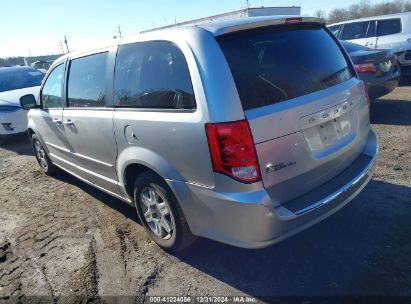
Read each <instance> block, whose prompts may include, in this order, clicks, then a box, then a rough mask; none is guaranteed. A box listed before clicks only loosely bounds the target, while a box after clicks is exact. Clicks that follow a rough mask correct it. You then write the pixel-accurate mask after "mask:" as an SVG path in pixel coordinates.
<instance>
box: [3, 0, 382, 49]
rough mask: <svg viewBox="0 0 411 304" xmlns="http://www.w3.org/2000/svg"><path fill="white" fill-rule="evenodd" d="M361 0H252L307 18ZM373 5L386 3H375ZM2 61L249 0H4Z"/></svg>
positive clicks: (85, 44) (127, 32) (87, 43)
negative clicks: (296, 8) (299, 12)
mask: <svg viewBox="0 0 411 304" xmlns="http://www.w3.org/2000/svg"><path fill="white" fill-rule="evenodd" d="M358 1H359V0H346V1H340V2H336V1H332V0H308V1H302V0H288V1H285V0H250V6H251V7H258V6H262V5H264V6H292V5H295V6H301V7H302V14H303V15H311V14H313V13H314V12H315V11H316V10H317V9H323V10H324V11H326V12H327V11H329V10H331V9H332V8H334V7H336V6H338V7H341V6H342V7H346V6H348V5H350V4H352V3H355V2H358ZM371 2H373V3H374V2H380V1H378V0H374V1H371ZM0 4H1V6H0V7H1V17H0V57H8V56H28V55H29V54H32V55H33V56H34V55H46V54H59V53H61V52H62V51H61V47H60V44H59V43H60V41H63V40H64V35H66V36H67V40H68V43H69V47H70V50H74V49H77V48H88V47H92V46H93V45H94V44H97V43H101V42H102V41H105V40H106V39H113V36H115V35H117V29H116V26H117V25H118V24H120V26H121V31H122V34H123V35H132V34H137V33H139V32H140V31H141V30H145V29H149V28H152V27H153V26H155V27H158V26H163V25H166V24H172V23H174V22H175V20H176V21H177V22H182V21H186V20H190V19H195V18H200V17H205V16H209V15H213V14H218V13H223V12H229V11H233V10H237V9H241V8H244V7H246V1H245V0H241V1H240V0H239V1H234V0H225V1H224V0H191V1H190V0H144V1H142V0H116V1H108V0H36V1H34V0H29V1H27V0H0Z"/></svg>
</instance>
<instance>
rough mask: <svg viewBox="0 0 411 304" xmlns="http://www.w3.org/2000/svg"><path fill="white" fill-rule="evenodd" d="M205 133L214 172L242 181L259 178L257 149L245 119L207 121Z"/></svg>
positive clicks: (248, 181) (247, 181)
mask: <svg viewBox="0 0 411 304" xmlns="http://www.w3.org/2000/svg"><path fill="white" fill-rule="evenodd" d="M206 134H207V140H208V146H209V148H210V156H211V160H212V163H213V169H214V171H215V172H218V173H222V174H225V175H228V176H230V177H232V178H234V179H236V180H238V181H241V182H246V183H254V182H257V181H259V180H260V179H261V175H260V168H259V165H258V159H257V153H256V151H255V147H254V142H253V138H252V135H251V131H250V127H249V126H248V122H247V121H246V120H240V121H235V122H228V123H208V124H206Z"/></svg>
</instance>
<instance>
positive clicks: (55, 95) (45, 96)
mask: <svg viewBox="0 0 411 304" xmlns="http://www.w3.org/2000/svg"><path fill="white" fill-rule="evenodd" d="M63 77H64V64H63V63H62V64H60V65H58V66H57V67H55V68H54V69H53V71H52V72H51V73H50V74H49V76H48V77H47V80H46V82H45V84H44V86H43V89H42V91H41V101H42V103H43V108H46V109H48V108H62V107H63V99H62V96H61V89H62V85H63Z"/></svg>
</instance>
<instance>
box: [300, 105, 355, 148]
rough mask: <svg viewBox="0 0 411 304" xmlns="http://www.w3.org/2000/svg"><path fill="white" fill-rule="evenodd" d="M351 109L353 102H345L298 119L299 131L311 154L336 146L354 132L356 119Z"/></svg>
mask: <svg viewBox="0 0 411 304" xmlns="http://www.w3.org/2000/svg"><path fill="white" fill-rule="evenodd" d="M353 108H354V102H352V101H346V102H344V103H342V104H339V105H337V106H335V107H332V108H330V109H326V110H323V111H320V112H317V113H314V114H311V115H308V116H305V117H303V118H301V119H300V126H301V131H302V133H303V135H304V138H305V141H306V142H307V145H308V147H309V148H310V150H311V151H312V152H320V151H323V150H325V149H327V148H329V147H331V146H333V145H336V144H337V143H338V142H340V141H342V140H343V139H344V138H346V137H348V136H349V135H350V134H352V133H353V132H354V130H355V126H356V121H357V119H356V115H355V111H353Z"/></svg>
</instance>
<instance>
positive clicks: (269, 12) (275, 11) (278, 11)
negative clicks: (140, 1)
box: [141, 6, 301, 33]
mask: <svg viewBox="0 0 411 304" xmlns="http://www.w3.org/2000/svg"><path fill="white" fill-rule="evenodd" d="M275 15H298V16H300V15H301V7H300V6H281V7H264V6H262V7H249V8H244V9H241V10H238V11H233V12H228V13H222V14H217V15H213V16H208V17H204V18H200V19H194V20H190V21H185V22H180V23H175V24H172V25H166V26H162V27H157V28H153V29H150V30H145V31H142V32H141V33H145V32H151V31H155V30H160V29H165V28H169V27H173V26H182V25H195V24H200V23H207V22H212V21H223V20H231V19H238V18H247V17H261V16H275Z"/></svg>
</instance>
